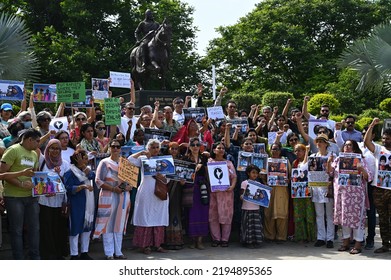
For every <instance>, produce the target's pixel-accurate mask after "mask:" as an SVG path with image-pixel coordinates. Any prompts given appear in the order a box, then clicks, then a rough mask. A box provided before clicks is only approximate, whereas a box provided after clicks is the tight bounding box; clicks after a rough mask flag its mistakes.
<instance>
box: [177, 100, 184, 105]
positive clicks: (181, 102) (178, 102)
mask: <svg viewBox="0 0 391 280" xmlns="http://www.w3.org/2000/svg"><path fill="white" fill-rule="evenodd" d="M183 103H184V102H183V100H178V101H175V104H183Z"/></svg>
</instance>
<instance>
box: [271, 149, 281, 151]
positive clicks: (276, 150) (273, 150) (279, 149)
mask: <svg viewBox="0 0 391 280" xmlns="http://www.w3.org/2000/svg"><path fill="white" fill-rule="evenodd" d="M271 150H272V151H279V150H280V149H271Z"/></svg>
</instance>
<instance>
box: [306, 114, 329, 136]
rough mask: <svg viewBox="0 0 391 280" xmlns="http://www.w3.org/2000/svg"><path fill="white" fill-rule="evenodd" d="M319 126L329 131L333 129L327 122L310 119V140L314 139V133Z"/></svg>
mask: <svg viewBox="0 0 391 280" xmlns="http://www.w3.org/2000/svg"><path fill="white" fill-rule="evenodd" d="M319 126H325V127H327V128H329V129H333V128H331V127H330V125H329V124H328V122H327V120H318V119H310V120H308V135H309V136H310V138H312V139H315V138H316V133H315V131H317V130H318V127H319Z"/></svg>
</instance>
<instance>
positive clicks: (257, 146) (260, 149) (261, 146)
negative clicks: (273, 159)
mask: <svg viewBox="0 0 391 280" xmlns="http://www.w3.org/2000/svg"><path fill="white" fill-rule="evenodd" d="M253 148H254V153H256V154H266V148H265V143H254V144H253Z"/></svg>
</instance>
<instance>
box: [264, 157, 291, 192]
mask: <svg viewBox="0 0 391 280" xmlns="http://www.w3.org/2000/svg"><path fill="white" fill-rule="evenodd" d="M267 170H268V172H267V181H268V185H269V186H287V185H288V160H287V159H281V158H268V161H267Z"/></svg>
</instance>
